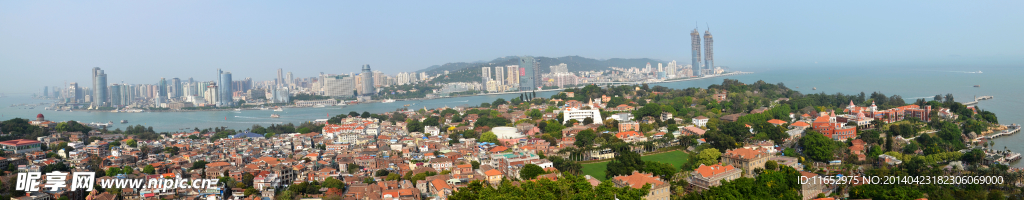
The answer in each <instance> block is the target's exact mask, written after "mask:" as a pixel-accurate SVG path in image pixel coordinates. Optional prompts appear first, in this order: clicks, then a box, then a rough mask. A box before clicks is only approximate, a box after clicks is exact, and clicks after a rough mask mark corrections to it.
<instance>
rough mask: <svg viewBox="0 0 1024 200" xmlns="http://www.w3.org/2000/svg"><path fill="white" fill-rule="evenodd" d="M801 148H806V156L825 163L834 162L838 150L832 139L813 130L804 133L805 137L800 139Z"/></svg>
mask: <svg viewBox="0 0 1024 200" xmlns="http://www.w3.org/2000/svg"><path fill="white" fill-rule="evenodd" d="M800 146H803V147H804V154H805V155H807V157H809V158H811V159H812V160H817V161H823V162H827V161H831V160H832V158H833V151H834V150H835V148H836V144H835V142H833V141H832V139H830V138H828V137H825V135H822V134H821V133H818V132H816V131H813V130H807V132H805V133H804V137H803V138H800Z"/></svg>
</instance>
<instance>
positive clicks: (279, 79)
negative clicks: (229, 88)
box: [217, 68, 284, 87]
mask: <svg viewBox="0 0 1024 200" xmlns="http://www.w3.org/2000/svg"><path fill="white" fill-rule="evenodd" d="M281 71H282V70H281V68H277V81H276V82H275V83H274V85H275V86H281V85H284V74H282V73H281ZM217 86H221V87H224V85H217Z"/></svg>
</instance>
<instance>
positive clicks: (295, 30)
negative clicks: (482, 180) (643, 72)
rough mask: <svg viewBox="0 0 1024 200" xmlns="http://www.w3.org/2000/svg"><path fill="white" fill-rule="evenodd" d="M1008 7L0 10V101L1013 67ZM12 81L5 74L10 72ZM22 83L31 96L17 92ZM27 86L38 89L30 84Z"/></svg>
mask: <svg viewBox="0 0 1024 200" xmlns="http://www.w3.org/2000/svg"><path fill="white" fill-rule="evenodd" d="M1022 4H1024V3H1022V2H1021V1H920V2H905V1H896V2H888V1H872V2H833V1H805V2H785V3H778V2H775V1H749V2H721V1H642V2H620V1H587V2H579V1H562V2H549V1H505V2H495V1H299V2H273V1H86V2H76V1H2V2H0V70H2V71H3V72H4V73H3V74H5V75H7V76H5V77H4V78H2V79H0V93H9V94H10V93H26V92H41V90H42V85H44V84H45V85H51V86H57V85H63V84H64V81H68V82H79V83H88V82H89V74H90V68H92V67H101V68H103V69H104V70H105V71H106V73H107V74H108V77H109V78H108V79H109V80H108V82H110V83H119V82H121V81H124V82H126V83H155V82H157V81H158V80H159V79H160V77H166V78H172V77H179V78H184V79H187V78H188V77H193V78H195V79H197V80H213V79H214V78H215V75H216V74H215V70H216V69H217V68H222V69H224V70H225V71H231V72H232V73H234V77H236V78H244V77H252V78H253V79H255V80H268V79H272V78H275V77H276V70H277V68H284V71H286V72H287V71H291V72H294V73H295V76H296V77H308V76H314V75H315V74H316V73H318V72H326V73H347V72H358V70H359V69H360V66H361V65H362V64H370V65H371V66H372V67H373V68H374V69H375V70H381V71H384V72H385V73H388V74H394V73H397V72H400V71H414V70H418V69H422V68H425V67H428V66H430V65H436V64H443V63H447V62H465V61H479V60H490V59H494V58H497V57H501V56H509V55H534V56H549V57H559V56H567V55H579V56H584V57H590V58H598V59H607V58H641V57H646V58H654V59H661V60H677V61H680V62H683V63H689V55H690V51H689V49H688V46H689V31H690V30H692V29H693V28H694V26H695V23H697V25H698V26H699V29H700V30H701V32H703V31H704V30H705V29H707V27H706V26H705V23H707V24H710V26H711V32H712V34H714V36H715V56H716V64H718V65H724V66H729V67H731V68H733V69H739V70H748V71H758V70H766V69H779V68H787V67H815V66H821V67H858V66H887V67H900V66H910V65H913V66H945V67H962V66H968V67H969V66H983V65H985V66H987V65H1010V66H1019V65H1021V64H1022V63H1024V47H1022V45H1024V37H1022V33H1024V26H1022V23H1021V22H1022V21H1024V12H1020V11H1019V9H1020V8H1024V5H1022ZM11 74H13V76H12V75H11ZM28 82H33V83H34V84H33V85H31V86H27V87H26V85H24V84H22V83H28ZM35 84H38V85H35Z"/></svg>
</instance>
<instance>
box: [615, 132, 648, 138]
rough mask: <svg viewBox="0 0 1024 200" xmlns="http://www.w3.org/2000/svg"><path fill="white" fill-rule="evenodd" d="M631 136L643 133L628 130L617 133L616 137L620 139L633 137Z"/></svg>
mask: <svg viewBox="0 0 1024 200" xmlns="http://www.w3.org/2000/svg"><path fill="white" fill-rule="evenodd" d="M631 136H642V135H640V133H637V132H636V131H626V132H619V133H616V134H615V137H617V138H619V139H622V138H627V137H631Z"/></svg>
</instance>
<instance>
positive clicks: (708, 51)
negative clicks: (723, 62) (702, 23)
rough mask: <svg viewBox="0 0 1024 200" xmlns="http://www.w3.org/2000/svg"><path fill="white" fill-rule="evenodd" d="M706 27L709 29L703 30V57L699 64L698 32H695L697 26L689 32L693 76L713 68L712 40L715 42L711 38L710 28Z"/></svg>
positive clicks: (713, 52) (702, 74) (699, 75)
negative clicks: (702, 62)
mask: <svg viewBox="0 0 1024 200" xmlns="http://www.w3.org/2000/svg"><path fill="white" fill-rule="evenodd" d="M708 29H709V30H705V31H704V58H703V59H704V65H701V62H700V60H701V59H702V58H701V57H700V32H697V28H696V27H694V28H693V32H690V43H691V46H692V48H691V50H692V51H691V53H692V54H693V60H692V61H691V62H692V63H693V65H692V66H693V68H692V69H693V76H694V77H701V76H704V74H709V73H710V71H712V70H714V66H715V51H714V42H715V40H714V39H712V38H711V30H710V28H708Z"/></svg>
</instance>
